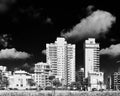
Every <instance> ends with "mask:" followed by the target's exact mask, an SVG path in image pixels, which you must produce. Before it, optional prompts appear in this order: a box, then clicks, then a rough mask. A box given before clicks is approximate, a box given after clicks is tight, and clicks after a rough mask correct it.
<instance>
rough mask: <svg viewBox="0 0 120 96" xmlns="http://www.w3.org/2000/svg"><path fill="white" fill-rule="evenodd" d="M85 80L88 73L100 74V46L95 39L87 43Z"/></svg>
mask: <svg viewBox="0 0 120 96" xmlns="http://www.w3.org/2000/svg"><path fill="white" fill-rule="evenodd" d="M84 48H85V78H87V77H88V73H92V72H99V44H97V43H95V39H94V38H89V39H88V40H86V41H85V45H84Z"/></svg>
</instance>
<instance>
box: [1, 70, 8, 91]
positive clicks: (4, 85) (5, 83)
mask: <svg viewBox="0 0 120 96" xmlns="http://www.w3.org/2000/svg"><path fill="white" fill-rule="evenodd" d="M8 85H9V81H8V77H6V76H5V75H4V74H3V72H2V71H1V70H0V89H3V88H7V87H8Z"/></svg>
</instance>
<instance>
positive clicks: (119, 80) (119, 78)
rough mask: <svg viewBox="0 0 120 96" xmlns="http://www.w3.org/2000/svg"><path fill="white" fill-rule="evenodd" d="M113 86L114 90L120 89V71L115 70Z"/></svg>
mask: <svg viewBox="0 0 120 96" xmlns="http://www.w3.org/2000/svg"><path fill="white" fill-rule="evenodd" d="M112 88H113V89H114V90H120V72H114V74H113V75H112Z"/></svg>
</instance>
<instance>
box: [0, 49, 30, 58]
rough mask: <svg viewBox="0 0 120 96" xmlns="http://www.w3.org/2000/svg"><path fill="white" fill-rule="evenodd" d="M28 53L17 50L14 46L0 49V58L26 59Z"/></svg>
mask: <svg viewBox="0 0 120 96" xmlns="http://www.w3.org/2000/svg"><path fill="white" fill-rule="evenodd" d="M29 57H30V54H28V53H26V52H21V51H17V50H16V49H15V48H12V49H2V50H1V51H0V59H26V58H29Z"/></svg>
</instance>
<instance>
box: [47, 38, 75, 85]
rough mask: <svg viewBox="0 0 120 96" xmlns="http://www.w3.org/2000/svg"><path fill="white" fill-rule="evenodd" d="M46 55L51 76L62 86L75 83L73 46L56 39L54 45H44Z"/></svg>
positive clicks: (61, 39)
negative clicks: (57, 79) (61, 83)
mask: <svg viewBox="0 0 120 96" xmlns="http://www.w3.org/2000/svg"><path fill="white" fill-rule="evenodd" d="M46 53H47V54H46V55H47V56H46V59H47V63H48V64H50V65H51V69H52V74H53V75H54V76H55V77H56V78H59V80H60V81H61V82H63V84H64V85H67V84H70V83H71V82H75V45H74V44H67V42H66V41H65V38H62V37H58V38H57V40H56V41H55V43H50V44H46Z"/></svg>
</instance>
